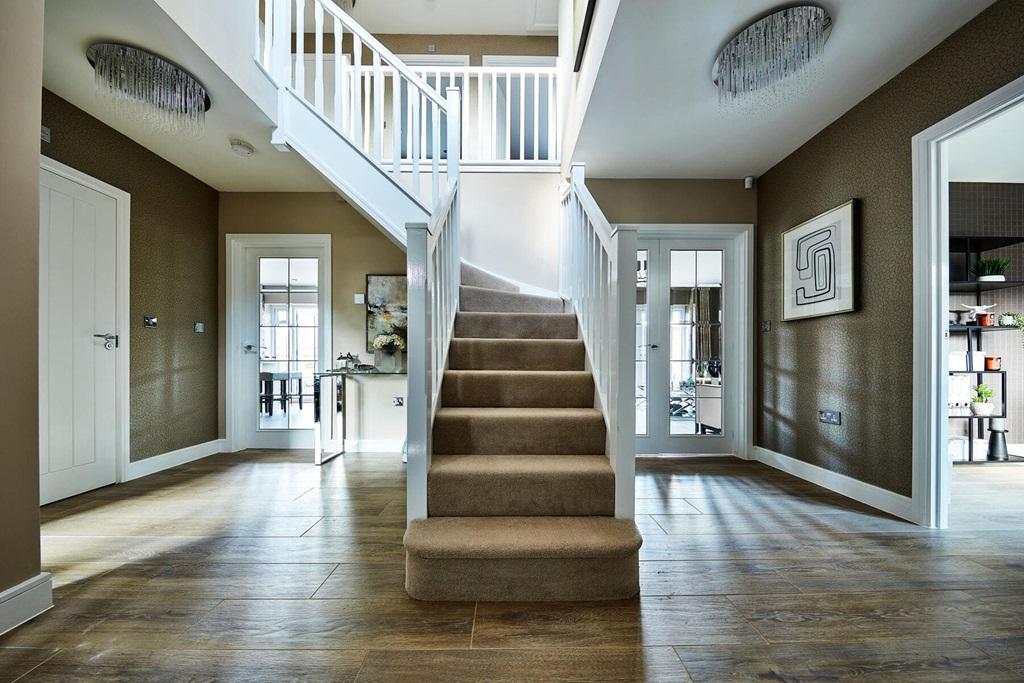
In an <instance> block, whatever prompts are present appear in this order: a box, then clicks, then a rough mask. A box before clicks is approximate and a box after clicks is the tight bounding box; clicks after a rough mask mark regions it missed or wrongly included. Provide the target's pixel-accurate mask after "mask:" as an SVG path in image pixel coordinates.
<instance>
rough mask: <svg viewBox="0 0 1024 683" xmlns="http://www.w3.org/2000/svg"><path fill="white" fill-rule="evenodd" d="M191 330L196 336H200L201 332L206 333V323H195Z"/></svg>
mask: <svg viewBox="0 0 1024 683" xmlns="http://www.w3.org/2000/svg"><path fill="white" fill-rule="evenodd" d="M193 329H194V330H195V332H196V334H202V333H203V332H206V323H195V325H194V327H193Z"/></svg>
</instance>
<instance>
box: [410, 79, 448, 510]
mask: <svg viewBox="0 0 1024 683" xmlns="http://www.w3.org/2000/svg"><path fill="white" fill-rule="evenodd" d="M446 95H447V110H448V121H447V136H448V153H449V155H450V156H449V163H448V177H447V187H446V190H445V192H444V193H443V195H442V196H441V197H440V199H439V201H438V203H437V204H436V205H435V207H434V211H433V213H432V214H431V217H430V222H429V223H409V224H407V225H406V235H407V243H406V258H407V271H406V272H407V273H408V278H409V293H408V315H409V326H408V334H407V338H408V354H409V368H408V370H409V403H408V406H407V408H406V419H407V421H408V422H407V427H406V444H407V456H408V471H407V487H408V489H407V501H406V504H407V507H406V513H407V516H408V519H409V520H410V521H411V520H413V519H421V518H425V517H426V516H427V472H428V471H429V469H430V456H431V441H430V434H431V430H432V428H433V424H434V416H435V415H436V414H437V409H438V407H439V406H440V403H441V380H442V379H443V378H444V371H445V368H446V366H447V363H448V347H449V346H450V345H451V339H452V332H453V330H454V327H455V314H456V312H457V311H458V309H459V281H460V269H461V257H460V246H459V242H460V237H459V221H460V216H461V208H460V207H461V201H460V191H459V185H460V184H459V140H460V136H461V125H460V117H461V107H460V93H459V90H458V89H457V88H448V89H447V91H446ZM428 104H434V103H432V102H428ZM425 106H427V105H425ZM439 109H440V108H435V111H439ZM435 120H436V119H435ZM434 130H435V131H436V130H437V125H436V124H435V126H434ZM435 135H436V133H435ZM434 140H435V143H434V144H435V147H434V149H435V150H436V151H439V150H440V142H438V141H437V137H435V138H434Z"/></svg>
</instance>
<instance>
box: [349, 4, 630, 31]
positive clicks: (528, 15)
mask: <svg viewBox="0 0 1024 683" xmlns="http://www.w3.org/2000/svg"><path fill="white" fill-rule="evenodd" d="M644 1H646V0H644ZM351 15H352V16H353V17H354V18H355V20H356V21H358V22H359V23H360V24H362V25H363V26H364V27H366V29H367V30H368V31H370V33H411V34H422V35H429V34H447V35H451V34H473V35H517V36H524V35H550V36H553V35H557V34H558V0H356V6H355V9H354V10H352V12H351Z"/></svg>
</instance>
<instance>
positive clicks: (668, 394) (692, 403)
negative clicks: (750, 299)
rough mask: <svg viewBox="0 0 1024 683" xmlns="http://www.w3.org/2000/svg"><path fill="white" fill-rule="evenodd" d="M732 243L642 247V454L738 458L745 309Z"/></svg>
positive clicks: (663, 242)
mask: <svg viewBox="0 0 1024 683" xmlns="http://www.w3.org/2000/svg"><path fill="white" fill-rule="evenodd" d="M732 252H733V247H732V244H731V241H729V240H724V239H723V240H716V239H659V240H653V239H652V240H640V241H639V242H638V249H637V315H636V320H637V322H636V450H637V453H638V454H661V453H701V454H704V453H732V452H734V450H735V447H734V443H735V442H734V440H733V438H732V434H733V430H734V429H735V427H736V421H737V420H738V419H739V416H740V413H739V408H738V406H737V405H736V392H735V391H734V386H733V385H734V383H735V380H736V377H737V376H738V375H737V367H738V365H739V362H738V361H739V359H738V357H736V354H735V352H734V349H735V347H736V345H735V344H730V340H731V339H732V338H733V337H734V335H737V334H740V333H741V328H742V325H743V321H742V320H741V317H742V311H740V310H731V309H732V308H736V309H738V308H739V307H738V306H732V307H730V297H729V296H728V295H729V288H731V287H736V286H738V285H737V283H736V282H735V277H736V273H735V272H734V270H735V269H734V268H733V267H732V265H733V253H732Z"/></svg>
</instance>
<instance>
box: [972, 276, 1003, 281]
mask: <svg viewBox="0 0 1024 683" xmlns="http://www.w3.org/2000/svg"><path fill="white" fill-rule="evenodd" d="M978 282H1006V276H1005V275H979V276H978Z"/></svg>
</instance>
